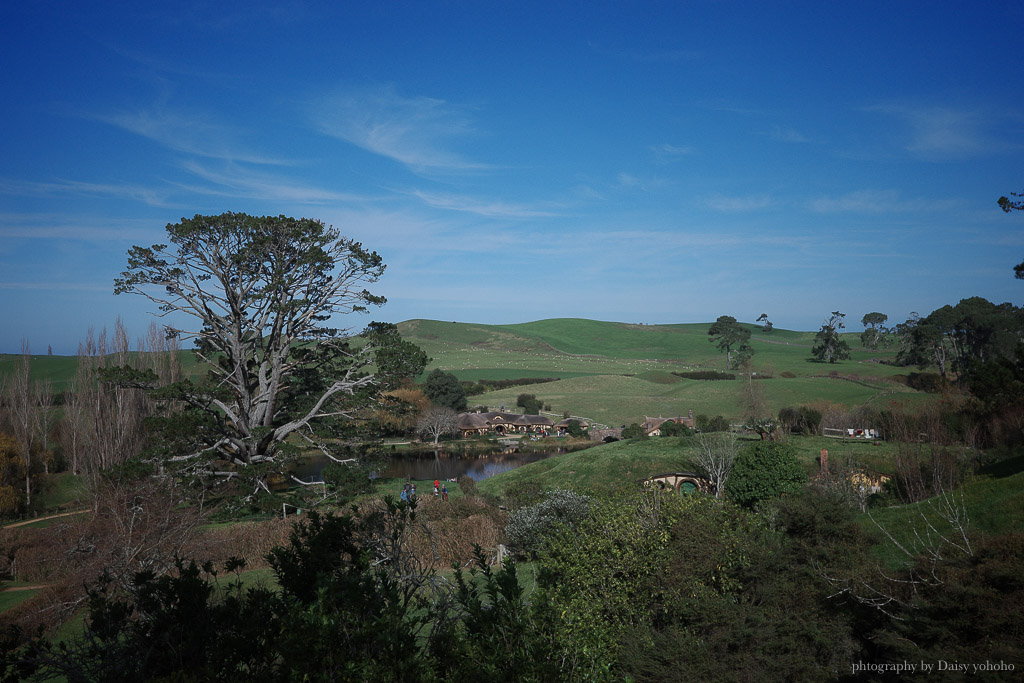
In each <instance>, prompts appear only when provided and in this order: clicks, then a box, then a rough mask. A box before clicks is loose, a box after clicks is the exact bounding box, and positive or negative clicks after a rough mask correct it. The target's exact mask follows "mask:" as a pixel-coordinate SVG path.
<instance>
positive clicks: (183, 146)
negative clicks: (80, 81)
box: [93, 104, 289, 165]
mask: <svg viewBox="0 0 1024 683" xmlns="http://www.w3.org/2000/svg"><path fill="white" fill-rule="evenodd" d="M93 118H95V119H96V120H99V121H102V122H104V123H108V124H110V125H112V126H116V127H118V128H121V129H123V130H126V131H128V132H130V133H134V134H135V135H140V136H142V137H144V138H147V139H149V140H152V141H154V142H156V143H157V144H160V145H162V146H164V147H167V148H168V149H171V150H174V151H176V152H180V153H183V154H188V155H191V156H198V157H207V158H211V159H224V160H228V161H241V162H246V163H251V164H273V165H287V164H288V163H289V162H287V161H286V160H283V159H276V158H272V157H268V156H265V155H261V154H255V153H253V152H251V151H248V150H246V149H244V147H243V145H242V144H241V143H240V142H239V138H240V137H242V136H243V135H244V134H243V132H242V131H240V130H238V129H236V128H232V127H230V126H225V125H223V124H220V123H217V122H215V121H212V120H211V119H209V118H208V117H206V116H204V115H202V114H199V113H190V112H185V111H183V110H175V109H172V108H171V107H168V106H166V105H163V104H156V105H154V106H152V107H149V108H144V109H133V110H124V111H120V112H116V113H109V114H101V115H96V116H94V117H93Z"/></svg>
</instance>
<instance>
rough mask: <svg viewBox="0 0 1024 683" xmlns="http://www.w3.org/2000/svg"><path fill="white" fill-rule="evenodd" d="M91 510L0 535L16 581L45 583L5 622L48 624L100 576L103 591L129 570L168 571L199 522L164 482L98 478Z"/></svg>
mask: <svg viewBox="0 0 1024 683" xmlns="http://www.w3.org/2000/svg"><path fill="white" fill-rule="evenodd" d="M97 483H98V486H97V490H96V498H95V500H94V503H93V512H92V514H90V515H83V516H80V517H74V518H68V519H67V520H60V521H58V522H57V523H55V524H53V525H51V526H49V527H46V528H42V529H25V530H21V531H20V533H18V534H17V535H13V536H10V537H8V538H5V540H6V541H7V542H8V543H9V544H10V545H6V544H5V548H6V552H4V553H3V555H5V556H6V559H5V560H4V561H5V562H6V563H7V564H8V566H9V567H10V568H11V570H12V573H13V574H14V575H15V576H16V578H17V579H18V580H21V581H29V582H33V583H45V584H49V588H48V590H46V591H43V592H42V593H40V594H39V595H37V596H36V597H35V598H33V599H32V600H30V601H28V602H27V603H24V604H23V605H22V606H21V607H22V609H19V610H17V611H15V612H14V613H13V614H11V615H6V614H5V620H8V623H10V621H9V620H10V619H18V620H19V623H21V624H22V625H23V626H29V627H34V626H35V625H36V624H42V625H44V626H46V627H53V626H56V625H59V624H60V623H62V622H63V621H64V620H65V619H66V618H67V617H69V616H70V615H71V614H72V613H74V612H75V611H76V610H77V609H78V608H79V607H80V606H81V605H82V604H84V601H85V598H86V592H85V586H86V585H91V584H93V583H95V581H96V579H97V578H98V577H99V576H100V575H101V574H102V573H106V574H107V575H108V576H110V578H111V579H112V584H111V589H112V590H114V591H117V590H120V589H121V588H123V587H124V586H126V585H128V582H130V581H131V580H132V579H133V577H134V576H135V574H136V573H137V572H140V571H144V570H148V571H152V572H154V573H156V574H163V573H167V572H169V571H172V570H173V568H174V561H175V558H176V557H180V556H183V555H184V552H185V549H186V548H187V547H189V546H190V544H191V542H192V539H193V537H194V535H195V533H196V527H197V526H198V525H199V524H200V523H201V522H202V520H203V511H202V510H201V509H199V508H196V507H188V508H181V507H180V502H181V497H180V495H179V493H178V491H177V490H176V489H175V487H174V486H173V485H171V484H169V483H167V482H164V481H160V480H156V479H147V480H141V481H133V482H118V481H105V480H99V481H98V482H97Z"/></svg>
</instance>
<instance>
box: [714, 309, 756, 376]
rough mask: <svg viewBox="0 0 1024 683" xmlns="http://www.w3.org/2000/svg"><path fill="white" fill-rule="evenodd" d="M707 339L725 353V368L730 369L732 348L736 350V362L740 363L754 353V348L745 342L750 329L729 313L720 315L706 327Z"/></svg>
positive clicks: (748, 338) (748, 336)
mask: <svg viewBox="0 0 1024 683" xmlns="http://www.w3.org/2000/svg"><path fill="white" fill-rule="evenodd" d="M708 337H709V339H708V341H710V342H712V343H713V344H715V345H716V346H717V347H718V349H719V351H723V352H724V353H725V369H726V370H731V369H732V367H733V366H732V360H733V350H734V349H735V351H736V364H737V365H742V364H743V362H744V361H746V360H749V359H750V357H751V356H753V355H754V350H753V349H752V348H751V347H750V345H749V344H748V343H747V342H749V341H750V330H748V329H746V328H745V327H743V326H742V325H740V324H739V323H738V322H736V318H734V317H732V316H731V315H720V316H718V320H716V321H715V322H714V323H712V325H711V327H709V328H708Z"/></svg>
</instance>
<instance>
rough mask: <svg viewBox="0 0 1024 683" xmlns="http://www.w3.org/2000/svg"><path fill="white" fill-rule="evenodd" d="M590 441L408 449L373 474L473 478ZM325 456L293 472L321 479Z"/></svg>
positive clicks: (305, 478)
mask: <svg viewBox="0 0 1024 683" xmlns="http://www.w3.org/2000/svg"><path fill="white" fill-rule="evenodd" d="M587 445H589V444H584V445H582V446H579V447H576V448H573V447H560V448H557V449H549V450H543V451H530V452H520V451H519V449H518V448H514V447H513V448H494V449H491V450H485V451H477V452H473V453H450V452H446V451H441V450H438V451H407V452H403V453H396V454H394V455H391V456H387V457H384V458H382V459H381V460H380V461H378V465H377V470H376V472H375V473H374V474H375V476H378V477H385V478H395V479H420V480H422V479H457V478H459V477H462V476H467V477H470V478H472V479H475V480H476V481H481V480H483V479H487V478H488V477H493V476H494V475H495V474H501V473H502V472H507V471H509V470H514V469H515V468H517V467H521V466H523V465H526V464H529V463H531V462H538V461H540V460H546V459H547V458H550V457H552V456H555V455H558V454H559V453H566V452H568V451H571V450H579V449H580V448H585V447H586V446H587ZM327 463H328V460H327V458H326V457H323V456H321V457H313V458H309V459H307V460H305V461H304V462H302V463H301V464H299V465H297V466H296V467H295V469H294V474H295V476H297V477H299V478H300V479H302V480H303V481H321V478H320V472H321V471H322V470H323V468H324V467H325V466H326V465H327Z"/></svg>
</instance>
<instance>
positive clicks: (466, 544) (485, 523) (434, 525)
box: [412, 496, 507, 567]
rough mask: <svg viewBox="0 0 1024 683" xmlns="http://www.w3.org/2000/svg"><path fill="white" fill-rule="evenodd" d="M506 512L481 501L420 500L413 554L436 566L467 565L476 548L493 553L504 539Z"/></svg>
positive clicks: (463, 498) (431, 498) (462, 499)
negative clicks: (475, 545)
mask: <svg viewBox="0 0 1024 683" xmlns="http://www.w3.org/2000/svg"><path fill="white" fill-rule="evenodd" d="M506 521H507V520H506V515H505V513H503V512H501V511H500V510H498V509H497V508H495V507H493V506H490V505H487V504H486V503H485V502H483V501H482V500H480V499H479V498H466V497H460V498H452V499H450V500H449V501H443V500H441V499H439V498H434V497H432V496H430V497H426V496H424V497H421V500H420V502H419V505H418V507H417V511H416V522H417V524H416V530H415V532H414V534H413V536H412V544H413V548H414V552H415V553H416V554H417V556H418V557H419V558H420V559H421V560H423V561H426V562H429V561H433V562H435V563H436V565H437V566H440V567H450V566H452V564H460V565H464V564H466V563H467V562H469V561H471V560H472V559H473V545H474V544H477V545H479V546H480V547H481V548H483V549H484V550H485V551H487V552H489V553H494V552H496V550H497V547H498V544H499V543H501V542H502V541H503V540H504V531H503V530H504V528H505V522H506Z"/></svg>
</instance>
